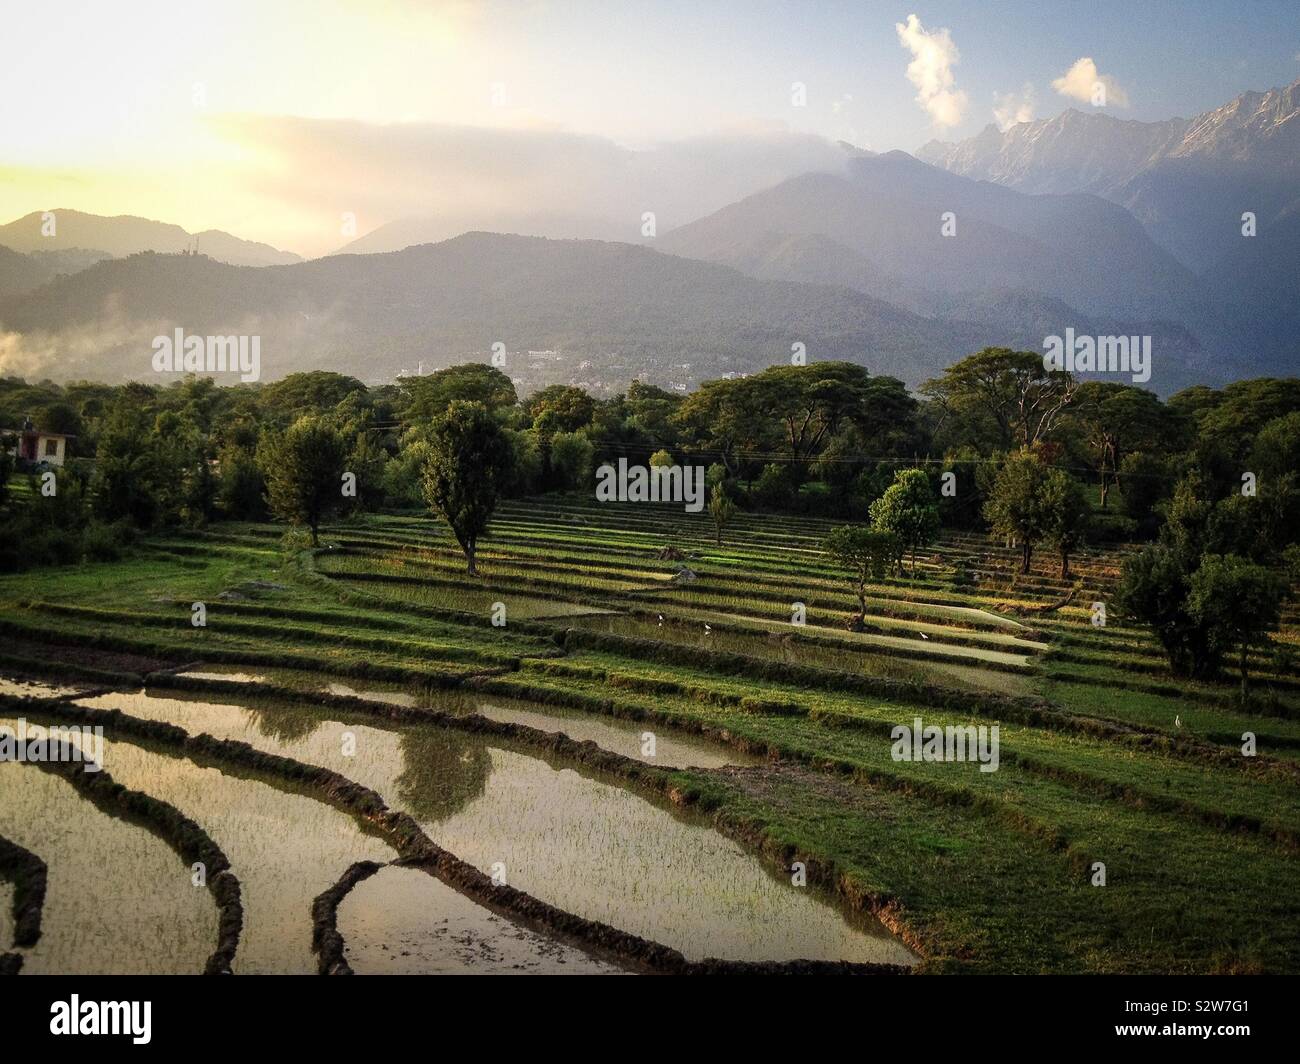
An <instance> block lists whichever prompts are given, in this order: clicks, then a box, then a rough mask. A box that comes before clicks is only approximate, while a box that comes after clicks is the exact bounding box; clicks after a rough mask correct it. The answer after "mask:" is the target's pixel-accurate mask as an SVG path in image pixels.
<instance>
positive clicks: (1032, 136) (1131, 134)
mask: <svg viewBox="0 0 1300 1064" xmlns="http://www.w3.org/2000/svg"><path fill="white" fill-rule="evenodd" d="M1190 124H1191V123H1190V122H1189V121H1188V120H1187V119H1185V118H1171V119H1169V120H1168V121H1165V122H1134V121H1126V120H1123V119H1119V118H1115V117H1113V116H1112V115H1109V114H1106V113H1105V112H1104V111H1100V110H1098V111H1092V112H1083V111H1079V110H1076V109H1075V108H1073V107H1072V108H1070V109H1069V110H1067V111H1065V112H1064V113H1062V114H1060V115H1057V116H1056V117H1055V118H1045V119H1040V120H1039V121H1035V122H1021V123H1019V124H1018V125H1014V126H1011V127H1010V128H1009V129H1006V130H999V129H998V127H997V126H995V125H992V124H990V125H988V126H986V127H985V128H984V130H983V132H981V133H979V134H978V135H977V136H974V137H971V138H970V139H969V140H963V141H958V142H957V143H948V142H944V141H938V140H932V141H929V142H928V143H927V144H925V145H923V146H922V147H921V149H920V150H919V151H918V152H917V153H916V157H917V158H918V159H920V160H921V161H922V162H927V163H930V164H932V165H934V166H938V167H940V168H942V169H944V170H948V171H950V172H951V173H954V174H960V175H961V176H962V177H971V178H974V179H975V180H977V181H993V182H995V183H997V184H999V185H1007V186H1009V187H1010V188H1015V189H1019V190H1020V191H1022V192H1035V193H1042V192H1056V193H1068V192H1094V193H1096V194H1097V195H1099V196H1110V195H1112V194H1113V193H1114V192H1115V190H1116V189H1118V188H1120V187H1122V186H1123V185H1124V184H1125V183H1126V182H1127V181H1129V180H1130V179H1131V178H1132V177H1133V176H1134V175H1135V174H1137V173H1138V172H1139V171H1141V170H1142V169H1143V168H1144V167H1146V166H1148V165H1150V164H1151V163H1152V162H1153V161H1155V160H1156V159H1157V158H1160V157H1161V156H1163V155H1165V154H1167V153H1168V152H1169V151H1171V150H1172V149H1173V148H1175V147H1177V146H1178V145H1179V144H1181V143H1182V141H1183V137H1184V135H1185V134H1186V132H1187V128H1188V126H1189V125H1190Z"/></svg>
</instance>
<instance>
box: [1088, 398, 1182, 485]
mask: <svg viewBox="0 0 1300 1064" xmlns="http://www.w3.org/2000/svg"><path fill="white" fill-rule="evenodd" d="M1071 420H1072V421H1074V422H1075V423H1077V424H1078V425H1079V427H1080V428H1081V429H1082V430H1083V433H1084V435H1085V436H1086V437H1087V440H1088V444H1089V447H1090V448H1091V450H1092V453H1093V455H1094V459H1095V461H1096V464H1097V476H1098V479H1099V482H1100V487H1101V508H1102V509H1103V510H1104V509H1106V503H1107V500H1108V498H1109V495H1110V488H1111V486H1112V484H1115V483H1117V482H1118V481H1119V478H1120V475H1121V471H1122V469H1123V468H1124V459H1125V458H1126V457H1127V456H1128V454H1129V452H1130V451H1131V450H1151V449H1153V448H1155V447H1158V446H1159V445H1160V443H1161V442H1162V440H1163V438H1164V437H1166V436H1167V435H1168V428H1167V426H1168V425H1169V413H1168V411H1167V410H1166V409H1165V407H1164V405H1163V404H1162V403H1161V402H1160V400H1159V399H1158V398H1157V397H1156V395H1155V394H1154V393H1153V392H1148V391H1146V390H1144V389H1142V388H1135V387H1133V386H1132V385H1129V384H1116V383H1114V382H1111V381H1085V382H1084V383H1083V384H1080V385H1079V387H1078V389H1077V391H1076V393H1075V398H1074V404H1073V416H1072V418H1071Z"/></svg>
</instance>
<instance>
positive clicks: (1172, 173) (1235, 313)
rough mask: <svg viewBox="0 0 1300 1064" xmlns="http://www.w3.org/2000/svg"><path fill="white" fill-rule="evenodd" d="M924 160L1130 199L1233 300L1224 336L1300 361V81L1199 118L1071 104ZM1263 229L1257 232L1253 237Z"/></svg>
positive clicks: (1279, 360) (1142, 217) (1216, 293)
mask: <svg viewBox="0 0 1300 1064" xmlns="http://www.w3.org/2000/svg"><path fill="white" fill-rule="evenodd" d="M917 155H918V157H919V158H920V159H921V160H923V161H925V162H928V163H930V164H932V165H934V166H936V167H939V168H941V169H944V170H947V171H949V172H950V173H953V174H957V175H960V176H962V177H967V178H973V179H976V180H980V181H991V182H995V183H997V184H999V185H1003V186H1005V187H1007V188H1012V189H1016V190H1018V191H1021V192H1029V193H1077V192H1085V193H1093V194H1095V195H1097V196H1101V197H1103V198H1105V199H1107V200H1109V201H1111V202H1113V203H1116V204H1119V205H1121V206H1123V207H1124V208H1125V209H1126V210H1128V211H1129V212H1130V213H1131V214H1132V215H1133V217H1134V218H1136V219H1137V220H1138V221H1139V222H1140V223H1141V224H1142V226H1143V228H1144V229H1145V230H1146V231H1147V232H1148V233H1149V234H1150V235H1151V238H1152V239H1153V240H1154V241H1155V242H1156V243H1158V244H1159V245H1160V246H1161V247H1163V248H1165V249H1166V250H1167V251H1169V252H1170V253H1171V254H1172V255H1174V256H1175V257H1176V258H1177V259H1178V260H1179V261H1180V262H1182V263H1183V264H1184V265H1185V266H1187V268H1188V269H1189V270H1191V271H1192V272H1193V273H1194V274H1196V276H1197V277H1198V278H1200V279H1201V280H1202V281H1203V282H1204V286H1205V290H1206V291H1207V292H1208V293H1209V294H1210V295H1211V297H1212V298H1213V299H1214V300H1215V301H1216V302H1217V303H1218V304H1219V305H1220V306H1221V307H1226V308H1230V329H1231V334H1230V335H1227V336H1222V337H1220V338H1219V340H1220V341H1221V342H1224V341H1226V342H1234V341H1235V343H1236V345H1237V346H1238V347H1239V348H1240V349H1242V350H1248V349H1249V350H1254V351H1256V352H1258V354H1259V355H1260V356H1261V357H1263V358H1265V359H1267V360H1268V361H1269V362H1270V363H1271V364H1273V365H1275V366H1281V365H1282V364H1283V363H1285V362H1290V365H1291V367H1294V364H1295V361H1294V360H1295V356H1296V353H1297V345H1296V341H1295V337H1296V335H1297V326H1300V80H1297V81H1294V82H1292V83H1291V84H1290V85H1287V86H1286V87H1284V88H1274V89H1271V90H1269V91H1268V92H1247V93H1243V94H1242V95H1240V96H1238V97H1237V98H1236V99H1235V100H1233V101H1231V102H1230V103H1227V104H1225V105H1224V106H1222V107H1219V108H1216V109H1214V110H1212V111H1207V112H1205V113H1204V114H1200V115H1197V116H1196V117H1194V118H1191V119H1181V118H1177V119H1171V120H1169V121H1166V122H1132V121H1121V120H1119V119H1116V118H1113V117H1111V116H1110V115H1107V114H1104V113H1101V112H1092V113H1084V112H1081V111H1077V110H1069V111H1066V112H1065V113H1064V114H1062V115H1060V116H1058V117H1056V118H1052V119H1046V120H1042V121H1036V122H1024V123H1020V124H1018V125H1014V126H1011V127H1010V128H1009V129H1007V130H1005V131H999V130H998V129H997V127H996V126H989V127H988V128H986V129H985V130H984V131H983V132H982V133H980V134H979V135H978V136H976V137H973V138H971V139H970V140H966V141H962V142H959V143H956V144H944V143H940V142H938V141H931V142H930V143H928V144H926V145H925V146H924V147H922V148H921V149H920V151H919V152H918V153H917ZM1252 227H1253V233H1254V235H1253V236H1249V235H1246V234H1247V233H1248V232H1249V231H1251V229H1252Z"/></svg>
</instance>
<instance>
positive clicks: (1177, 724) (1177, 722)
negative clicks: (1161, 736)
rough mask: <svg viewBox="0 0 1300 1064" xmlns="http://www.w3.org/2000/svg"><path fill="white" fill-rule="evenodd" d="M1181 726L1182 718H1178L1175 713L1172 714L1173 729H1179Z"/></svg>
mask: <svg viewBox="0 0 1300 1064" xmlns="http://www.w3.org/2000/svg"><path fill="white" fill-rule="evenodd" d="M1182 726H1183V718H1182V717H1181V716H1179V715H1178V714H1177V713H1175V714H1174V727H1175V728H1181V727H1182Z"/></svg>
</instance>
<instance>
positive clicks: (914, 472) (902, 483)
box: [869, 469, 939, 576]
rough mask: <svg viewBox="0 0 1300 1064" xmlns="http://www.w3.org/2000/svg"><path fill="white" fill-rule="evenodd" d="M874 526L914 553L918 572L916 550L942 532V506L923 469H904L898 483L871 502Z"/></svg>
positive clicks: (913, 572)
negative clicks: (940, 511) (940, 514)
mask: <svg viewBox="0 0 1300 1064" xmlns="http://www.w3.org/2000/svg"><path fill="white" fill-rule="evenodd" d="M869 513H870V514H871V526H872V527H873V528H875V529H876V530H877V531H880V532H888V533H890V534H892V535H893V536H895V537H897V539H898V541H899V542H900V543H901V544H902V545H903V547H904V548H905V549H906V550H908V551H909V552H910V553H911V556H912V575H913V576H915V575H916V552H917V550H918V549H920V548H921V547H925V546H928V545H929V544H931V543H933V542H934V539H935V537H936V536H937V535H938V534H939V505H938V503H937V502H936V501H935V497H934V492H933V491H932V490H931V488H930V478H929V477H928V476H926V474H925V470H923V469H900V470H899V471H898V472H897V473H895V474H894V483H892V484H891V485H890V486H889V487H888V488H886V489H885V493H884V494H883V495H881V496H880V498H878V499H877V500H876V501H875V502H873V503H872V504H871V508H870V511H869Z"/></svg>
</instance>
